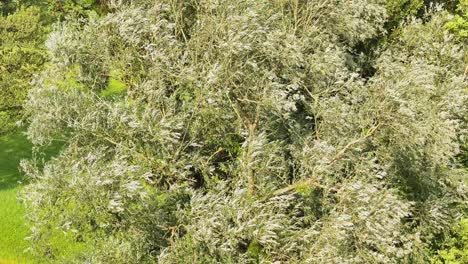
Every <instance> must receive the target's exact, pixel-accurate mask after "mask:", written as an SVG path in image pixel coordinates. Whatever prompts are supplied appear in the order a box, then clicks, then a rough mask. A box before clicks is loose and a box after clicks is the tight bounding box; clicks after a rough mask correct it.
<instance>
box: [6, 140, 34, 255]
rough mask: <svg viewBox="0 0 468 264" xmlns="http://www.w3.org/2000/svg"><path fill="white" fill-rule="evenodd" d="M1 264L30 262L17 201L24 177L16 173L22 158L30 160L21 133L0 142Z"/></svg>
mask: <svg viewBox="0 0 468 264" xmlns="http://www.w3.org/2000/svg"><path fill="white" fill-rule="evenodd" d="M0 149H1V150H2V151H1V152H0V164H1V167H0V201H1V203H0V212H1V216H2V217H0V263H4V262H5V261H6V260H10V261H20V263H23V262H27V260H31V256H29V255H27V254H25V253H24V251H25V250H26V249H27V248H28V242H27V241H26V240H25V239H24V238H25V237H26V236H27V235H28V228H27V226H26V225H25V223H24V222H23V221H22V218H23V217H24V209H23V207H22V206H21V204H20V203H18V201H17V200H16V196H17V194H18V191H19V189H20V187H19V182H20V181H22V180H23V177H22V176H21V174H20V173H19V172H18V166H19V162H20V160H21V159H24V158H30V157H31V155H30V154H31V144H30V143H29V142H28V141H27V139H26V137H25V136H24V134H17V135H12V136H8V137H2V138H1V139H0Z"/></svg>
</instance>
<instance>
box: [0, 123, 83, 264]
mask: <svg viewBox="0 0 468 264" xmlns="http://www.w3.org/2000/svg"><path fill="white" fill-rule="evenodd" d="M60 148H61V145H60V144H53V145H52V146H51V147H48V148H46V149H43V152H42V153H43V155H44V156H43V157H44V158H45V159H46V160H47V159H49V158H50V157H52V156H54V155H56V154H57V153H58V150H59V149H60ZM31 149H32V144H31V143H30V142H29V141H28V140H27V138H26V136H25V135H24V133H23V132H21V131H19V132H16V133H13V134H11V135H8V136H0V264H30V263H31V264H32V263H47V262H48V261H47V260H39V259H37V258H34V257H33V256H32V254H29V253H27V252H26V251H25V250H26V249H27V247H28V246H29V244H28V241H27V240H25V238H26V237H27V236H28V233H29V230H28V227H27V225H26V222H25V218H24V216H25V213H26V212H25V210H24V208H23V206H22V205H21V204H20V202H19V201H18V199H17V195H18V192H19V191H20V190H21V188H22V186H23V184H25V183H24V175H23V174H22V173H21V172H20V170H19V163H20V161H21V160H22V159H28V158H30V157H31V156H32V153H31ZM51 235H52V236H53V239H52V240H53V241H49V242H51V243H52V245H53V246H54V247H55V248H57V249H59V251H60V254H59V255H57V256H56V257H57V258H66V257H67V256H73V255H75V254H78V253H79V252H82V251H83V250H85V249H86V245H85V244H83V243H76V242H75V241H72V240H71V239H70V238H69V237H66V236H64V235H63V233H62V232H57V233H54V234H51Z"/></svg>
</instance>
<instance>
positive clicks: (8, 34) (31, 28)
mask: <svg viewBox="0 0 468 264" xmlns="http://www.w3.org/2000/svg"><path fill="white" fill-rule="evenodd" d="M45 32H46V30H45V28H44V25H43V24H42V18H41V14H40V12H39V9H38V8H35V7H30V8H20V9H19V10H18V11H17V12H15V13H13V14H10V15H7V16H0V73H1V74H0V134H1V133H3V132H6V131H8V130H11V129H12V128H14V126H15V124H14V123H15V122H16V121H17V120H19V119H20V116H21V109H22V102H23V100H24V99H25V98H26V95H27V91H28V90H29V89H30V87H31V85H30V82H31V81H32V78H33V75H34V74H35V73H38V72H40V70H41V68H42V65H43V64H44V62H45V60H46V51H45V48H44V47H43V42H44V40H45Z"/></svg>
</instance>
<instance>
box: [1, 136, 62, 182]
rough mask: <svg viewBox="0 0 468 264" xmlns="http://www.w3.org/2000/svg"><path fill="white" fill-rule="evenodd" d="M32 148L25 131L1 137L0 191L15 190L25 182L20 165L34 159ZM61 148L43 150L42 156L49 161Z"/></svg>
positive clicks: (56, 145)
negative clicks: (24, 161)
mask: <svg viewBox="0 0 468 264" xmlns="http://www.w3.org/2000/svg"><path fill="white" fill-rule="evenodd" d="M32 147H33V145H32V143H31V142H29V140H28V139H27V137H26V134H25V132H24V131H17V132H15V133H12V134H9V135H5V136H0V191H1V190H7V189H12V188H15V187H17V186H18V185H19V184H20V183H21V182H22V181H23V180H24V174H23V173H21V170H20V168H19V164H20V162H21V160H23V159H30V158H31V157H32ZM61 147H62V144H52V146H50V147H47V148H45V149H43V153H42V156H43V157H45V159H46V160H48V159H50V158H51V157H53V156H55V155H57V154H58V153H59V150H60V149H61Z"/></svg>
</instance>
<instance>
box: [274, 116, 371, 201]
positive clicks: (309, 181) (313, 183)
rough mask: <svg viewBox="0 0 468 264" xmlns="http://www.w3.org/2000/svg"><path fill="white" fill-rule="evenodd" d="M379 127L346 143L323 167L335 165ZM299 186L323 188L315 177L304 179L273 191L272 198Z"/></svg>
mask: <svg viewBox="0 0 468 264" xmlns="http://www.w3.org/2000/svg"><path fill="white" fill-rule="evenodd" d="M379 126H380V124H376V125H375V126H373V127H372V128H371V129H369V131H368V132H367V133H366V134H365V135H364V136H363V137H361V138H358V139H356V140H353V141H351V142H350V143H348V144H347V145H346V146H345V147H344V148H343V149H341V150H340V151H339V152H338V153H337V154H336V155H335V156H334V157H333V159H332V160H331V161H330V162H328V163H327V164H326V165H325V166H326V167H330V166H332V165H333V164H335V163H336V162H337V161H338V160H340V159H341V158H343V156H344V155H345V153H346V152H347V151H348V150H349V149H350V148H351V147H352V146H354V145H356V144H358V143H360V142H362V141H364V140H366V139H367V138H369V137H370V136H372V135H373V134H374V133H375V131H376V130H377V128H378V127H379ZM301 186H314V187H317V188H324V186H323V185H321V184H320V183H319V181H318V179H317V178H315V177H313V176H312V177H311V178H309V179H306V180H302V181H298V182H296V183H293V184H291V185H289V186H287V187H285V188H282V189H279V190H277V191H275V192H274V193H273V195H274V196H280V195H283V194H285V193H288V192H290V191H292V190H295V189H297V188H299V187H301Z"/></svg>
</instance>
